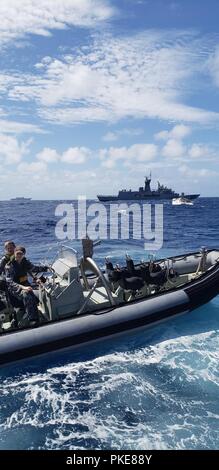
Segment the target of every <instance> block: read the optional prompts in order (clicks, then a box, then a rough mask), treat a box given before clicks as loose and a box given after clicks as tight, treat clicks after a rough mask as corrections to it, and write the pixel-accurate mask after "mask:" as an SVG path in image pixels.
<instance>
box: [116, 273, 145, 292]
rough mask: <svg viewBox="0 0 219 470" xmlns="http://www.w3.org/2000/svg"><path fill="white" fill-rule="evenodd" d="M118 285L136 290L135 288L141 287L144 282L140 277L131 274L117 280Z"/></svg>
mask: <svg viewBox="0 0 219 470" xmlns="http://www.w3.org/2000/svg"><path fill="white" fill-rule="evenodd" d="M119 285H120V286H121V287H122V288H123V289H125V290H131V291H134V292H136V291H137V290H140V289H142V287H144V282H143V280H142V279H141V278H139V277H136V276H133V277H128V278H127V277H122V278H121V279H120V280H119Z"/></svg>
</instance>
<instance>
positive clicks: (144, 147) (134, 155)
mask: <svg viewBox="0 0 219 470" xmlns="http://www.w3.org/2000/svg"><path fill="white" fill-rule="evenodd" d="M99 155H100V159H101V160H102V166H104V167H106V168H114V167H115V166H116V164H117V162H118V160H120V161H123V163H125V164H126V163H127V162H128V161H129V162H130V161H135V162H147V161H151V160H153V159H154V158H155V157H156V155H157V147H156V145H154V144H134V145H131V146H130V147H110V148H109V149H101V150H100V152H99Z"/></svg>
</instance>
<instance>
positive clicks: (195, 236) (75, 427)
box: [0, 198, 219, 450]
mask: <svg viewBox="0 0 219 470" xmlns="http://www.w3.org/2000/svg"><path fill="white" fill-rule="evenodd" d="M57 204H58V202H57V201H31V202H26V203H23V204H22V203H19V202H16V201H14V202H13V201H8V202H7V201H3V202H0V206H1V216H0V234H1V239H0V242H1V246H3V242H4V240H7V239H13V240H14V241H15V242H16V243H17V244H22V245H24V246H25V247H26V248H27V256H28V258H29V259H31V260H32V261H34V262H39V261H43V262H45V260H48V259H51V257H52V256H53V255H54V252H56V251H57V240H56V237H55V226H56V222H57V217H55V208H56V206H57ZM67 244H68V245H69V244H70V245H71V246H73V247H76V248H77V249H78V250H79V251H80V243H79V242H78V241H77V242H75V243H74V242H70V243H69V242H68V243H67ZM203 245H204V246H206V247H212V248H213V247H215V248H219V198H206V199H205V198H200V199H199V200H197V201H196V202H195V203H194V205H193V206H178V207H177V206H172V205H171V204H170V203H168V202H167V203H165V204H164V245H163V248H162V249H161V250H160V252H159V253H156V256H157V257H160V256H162V255H168V254H178V253H186V252H189V251H193V250H199V248H200V247H201V246H203ZM2 251H3V250H2ZM126 252H128V253H129V254H130V255H131V256H132V257H133V259H134V260H136V261H137V260H141V259H143V258H144V259H145V258H146V257H147V253H146V252H145V251H144V244H143V241H141V240H133V239H131V240H118V241H117V240H112V241H110V240H105V241H103V242H102V243H101V244H100V245H99V246H98V247H97V248H96V250H95V259H96V261H98V262H99V263H100V265H101V266H102V265H103V264H104V257H105V256H111V258H112V260H113V261H114V263H115V262H117V263H121V264H123V263H124V259H125V253H126ZM218 364H219V297H216V298H215V299H213V300H212V301H211V302H210V303H208V304H207V305H205V306H203V307H201V308H199V309H197V310H195V311H193V312H192V313H190V314H188V315H184V316H180V317H178V318H172V319H171V320H169V321H167V322H165V323H162V324H160V325H158V326H154V327H153V328H150V329H143V330H142V331H141V332H139V331H138V332H137V333H136V332H135V333H133V332H132V333H128V334H125V335H123V336H121V337H117V338H115V339H112V338H111V339H108V340H104V341H101V342H98V343H93V344H91V345H84V346H82V347H80V348H78V349H77V350H72V351H68V352H60V351H59V352H56V353H54V354H52V355H50V356H48V357H46V356H44V357H43V358H42V357H38V358H31V359H29V360H27V361H24V362H21V363H17V364H16V365H9V366H6V367H4V368H1V369H0V375H1V380H0V449H69V450H70V449H71V450H76V449H77V450H82V449H89V450H90V449H109V450H123V449H126V450H127V449H129V450H140V449H141V450H147V449H219V399H218V397H219V366H218Z"/></svg>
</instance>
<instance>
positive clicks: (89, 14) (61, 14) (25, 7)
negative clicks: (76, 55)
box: [0, 0, 115, 45]
mask: <svg viewBox="0 0 219 470" xmlns="http://www.w3.org/2000/svg"><path fill="white" fill-rule="evenodd" d="M114 13H115V9H113V8H112V7H110V6H109V4H108V2H107V1H105V0H46V1H45V0H1V2H0V18H1V22H0V44H3V45H4V44H6V43H8V42H10V41H12V40H17V39H22V38H24V37H25V36H27V35H28V34H37V35H40V36H51V31H52V30H55V29H57V30H60V29H66V28H67V27H69V26H83V27H93V26H95V25H96V24H97V23H98V22H100V21H104V20H107V19H108V18H110V17H111V16H112V15H113V14H114Z"/></svg>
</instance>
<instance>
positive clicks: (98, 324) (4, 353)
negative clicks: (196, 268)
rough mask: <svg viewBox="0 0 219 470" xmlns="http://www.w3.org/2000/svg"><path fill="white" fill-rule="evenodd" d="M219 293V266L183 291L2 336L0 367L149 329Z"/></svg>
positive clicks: (163, 294)
mask: <svg viewBox="0 0 219 470" xmlns="http://www.w3.org/2000/svg"><path fill="white" fill-rule="evenodd" d="M218 293H219V264H218V263H217V264H216V265H215V267H214V268H212V269H211V270H210V271H207V272H206V273H205V274H203V275H202V276H201V278H199V279H197V280H194V281H192V282H190V283H189V284H187V285H185V286H184V288H182V287H181V288H177V289H176V288H173V289H172V291H168V292H167V293H158V294H156V295H153V296H152V297H149V298H147V299H144V300H137V301H133V302H131V303H129V304H124V305H121V306H116V307H111V308H108V309H105V310H102V311H101V310H100V311H97V312H95V313H89V314H83V315H79V316H74V317H72V318H71V319H65V320H59V321H57V322H53V323H48V324H44V325H41V326H39V327H38V328H35V329H26V330H20V331H14V332H11V333H5V334H3V335H2V336H1V338H0V364H1V365H4V364H7V363H12V362H15V361H18V360H22V359H26V358H29V357H33V356H38V355H41V354H45V353H48V352H51V351H58V350H62V349H65V348H69V347H75V346H79V345H82V344H86V343H89V342H91V341H94V340H101V339H102V340H103V338H105V337H108V336H112V335H116V334H121V333H125V332H127V331H131V330H135V329H139V328H143V327H146V326H152V325H154V324H156V323H157V322H160V321H164V320H167V319H169V318H172V317H174V316H176V315H179V314H182V313H186V312H189V311H191V310H193V309H195V308H197V307H199V306H200V305H203V304H205V303H206V302H209V301H210V300H211V299H212V298H213V297H215V296H216V295H217V294H218Z"/></svg>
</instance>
